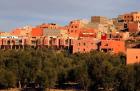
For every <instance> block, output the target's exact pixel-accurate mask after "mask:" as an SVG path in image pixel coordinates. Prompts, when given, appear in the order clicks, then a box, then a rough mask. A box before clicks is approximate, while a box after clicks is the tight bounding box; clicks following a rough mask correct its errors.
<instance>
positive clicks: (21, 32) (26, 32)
mask: <svg viewBox="0 0 140 91" xmlns="http://www.w3.org/2000/svg"><path fill="white" fill-rule="evenodd" d="M32 28H33V27H32V26H25V27H23V28H17V29H14V30H12V31H11V32H10V33H11V34H12V35H15V36H24V37H28V36H31V31H32Z"/></svg>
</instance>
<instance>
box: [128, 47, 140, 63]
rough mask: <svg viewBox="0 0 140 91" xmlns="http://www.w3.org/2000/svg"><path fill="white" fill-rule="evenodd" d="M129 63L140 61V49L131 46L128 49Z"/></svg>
mask: <svg viewBox="0 0 140 91" xmlns="http://www.w3.org/2000/svg"><path fill="white" fill-rule="evenodd" d="M126 63H127V64H134V63H140V49H137V48H129V49H127V61H126Z"/></svg>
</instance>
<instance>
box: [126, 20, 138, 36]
mask: <svg viewBox="0 0 140 91" xmlns="http://www.w3.org/2000/svg"><path fill="white" fill-rule="evenodd" d="M128 30H129V32H131V33H135V32H138V31H140V22H129V23H128Z"/></svg>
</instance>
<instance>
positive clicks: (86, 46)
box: [72, 38, 98, 53]
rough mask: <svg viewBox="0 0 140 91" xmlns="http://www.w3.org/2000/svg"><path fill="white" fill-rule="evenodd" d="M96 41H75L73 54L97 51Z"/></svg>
mask: <svg viewBox="0 0 140 91" xmlns="http://www.w3.org/2000/svg"><path fill="white" fill-rule="evenodd" d="M96 43H97V42H96V40H94V39H93V38H84V39H79V40H73V48H72V53H77V52H80V53H86V52H90V51H91V50H97V48H98V47H97V44H96Z"/></svg>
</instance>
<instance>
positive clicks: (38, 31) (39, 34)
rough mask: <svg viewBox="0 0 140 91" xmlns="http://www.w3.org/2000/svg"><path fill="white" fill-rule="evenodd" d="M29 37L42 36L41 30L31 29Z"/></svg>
mask: <svg viewBox="0 0 140 91" xmlns="http://www.w3.org/2000/svg"><path fill="white" fill-rule="evenodd" d="M31 36H43V29H41V28H33V29H32V31H31Z"/></svg>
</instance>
